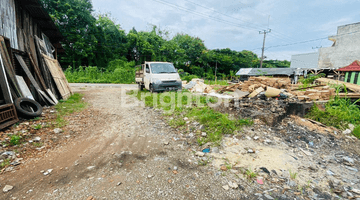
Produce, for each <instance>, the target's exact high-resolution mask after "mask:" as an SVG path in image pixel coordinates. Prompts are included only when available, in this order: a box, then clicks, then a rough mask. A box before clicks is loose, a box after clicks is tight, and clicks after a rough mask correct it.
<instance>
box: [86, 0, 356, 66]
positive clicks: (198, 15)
mask: <svg viewBox="0 0 360 200" xmlns="http://www.w3.org/2000/svg"><path fill="white" fill-rule="evenodd" d="M158 1H160V2H162V3H159V2H158ZM163 1H166V2H169V3H170V4H175V5H168V4H167V3H164V2H163ZM189 1H190V2H189ZM191 2H195V3H196V4H198V5H195V4H193V3H191ZM340 2H343V3H341V4H340ZM354 2H355V0H348V1H345V0H344V1H340V0H336V1H334V2H329V1H325V0H314V1H311V2H310V1H305V2H299V1H286V0H241V1H239V0H222V1H218V0H203V1H198V0H131V1H124V0H93V4H94V9H96V10H98V9H100V11H101V12H111V13H112V15H113V16H114V17H115V18H116V19H118V23H120V25H121V27H122V28H123V29H125V30H126V31H127V32H128V31H129V30H130V29H131V28H132V27H135V28H136V30H138V31H141V30H147V31H148V30H149V27H150V26H149V24H154V25H157V26H160V27H161V28H162V29H166V30H168V31H170V32H171V33H172V36H173V35H175V34H176V33H179V32H180V33H186V34H189V35H192V36H198V37H200V38H201V39H202V40H204V41H205V45H206V46H207V47H208V48H210V49H213V48H231V49H233V50H238V51H242V50H244V49H247V50H252V49H255V48H257V49H258V50H257V51H256V53H258V51H259V48H260V53H261V47H262V41H263V35H260V34H259V32H258V31H260V30H263V29H266V28H267V26H268V18H269V16H270V28H271V29H272V30H273V31H272V33H270V34H269V36H268V37H267V40H266V46H276V45H284V44H288V43H294V42H299V41H304V40H310V39H315V38H322V37H324V35H325V36H328V35H330V33H329V34H328V32H333V31H336V27H337V26H339V25H343V24H347V23H351V22H354V19H355V17H354V16H358V15H355V14H352V13H349V12H348V10H353V4H354ZM329 4H330V5H341V7H340V6H339V8H333V9H338V10H337V11H338V12H334V10H332V9H329V10H327V9H324V6H327V5H329ZM204 7H206V8H204ZM207 8H209V9H207ZM326 8H328V7H326ZM183 9H184V10H187V11H184V10H183ZM339 9H342V10H339ZM345 9H347V10H345ZM340 11H343V12H340ZM219 12H220V13H223V14H224V15H221V14H219ZM194 13H195V14H194ZM344 13H345V14H344ZM346 13H347V14H346ZM225 15H226V16H225ZM317 15H318V17H314V16H317ZM329 16H331V18H334V19H336V20H333V21H329V19H331V18H330V17H329ZM212 17H213V18H216V19H217V20H219V21H222V22H217V21H216V20H212V19H209V18H212ZM224 21H226V22H224ZM239 26H240V27H239ZM318 45H321V43H320V41H317V42H315V43H305V44H303V45H293V46H291V47H286V46H284V47H279V48H276V51H272V49H269V51H267V53H269V54H268V55H269V56H268V58H271V59H290V57H291V55H290V54H293V53H294V54H296V53H302V52H304V53H306V49H307V50H308V51H307V52H309V51H310V52H311V50H312V49H311V48H312V47H313V46H318ZM304 49H305V50H304Z"/></svg>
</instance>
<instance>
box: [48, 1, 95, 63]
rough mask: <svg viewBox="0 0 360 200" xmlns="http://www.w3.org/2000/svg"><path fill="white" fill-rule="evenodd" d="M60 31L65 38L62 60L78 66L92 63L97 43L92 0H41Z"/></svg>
mask: <svg viewBox="0 0 360 200" xmlns="http://www.w3.org/2000/svg"><path fill="white" fill-rule="evenodd" d="M41 1H42V3H43V5H44V8H45V9H46V10H47V12H48V13H49V15H50V16H51V18H52V19H53V21H54V22H55V24H56V25H57V26H58V28H59V30H60V32H61V33H62V35H63V36H64V38H65V41H64V42H63V43H62V44H63V48H64V49H65V52H66V55H64V56H61V62H62V63H66V64H71V65H73V66H74V67H77V66H79V65H81V64H84V65H92V64H95V63H94V62H93V60H94V58H95V54H94V52H95V49H96V47H95V46H94V45H93V44H96V43H97V39H96V37H95V36H94V25H95V21H96V19H95V18H94V17H93V16H92V14H91V13H92V12H93V7H92V4H91V1H90V0H61V1H60V0H41Z"/></svg>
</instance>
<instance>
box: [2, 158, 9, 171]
mask: <svg viewBox="0 0 360 200" xmlns="http://www.w3.org/2000/svg"><path fill="white" fill-rule="evenodd" d="M9 165H10V158H8V159H5V160H4V161H3V162H2V163H0V169H3V168H5V167H7V166H9Z"/></svg>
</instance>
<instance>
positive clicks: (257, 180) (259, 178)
mask: <svg viewBox="0 0 360 200" xmlns="http://www.w3.org/2000/svg"><path fill="white" fill-rule="evenodd" d="M256 182H257V183H259V184H260V185H263V184H264V181H263V178H262V177H258V178H257V179H256Z"/></svg>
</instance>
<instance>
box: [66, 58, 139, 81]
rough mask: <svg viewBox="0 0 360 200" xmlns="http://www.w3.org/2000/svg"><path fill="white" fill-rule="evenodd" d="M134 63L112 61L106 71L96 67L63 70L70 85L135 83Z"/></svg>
mask: <svg viewBox="0 0 360 200" xmlns="http://www.w3.org/2000/svg"><path fill="white" fill-rule="evenodd" d="M134 66H135V62H126V61H124V60H120V59H118V60H114V61H111V62H110V63H109V65H108V68H107V69H106V71H102V70H101V69H98V68H97V67H91V66H89V67H85V68H84V67H79V69H77V70H76V69H75V70H73V69H72V68H71V67H69V68H67V69H66V70H65V72H64V73H65V76H66V78H67V80H68V81H69V82H70V83H133V82H134V81H135V68H134Z"/></svg>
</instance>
